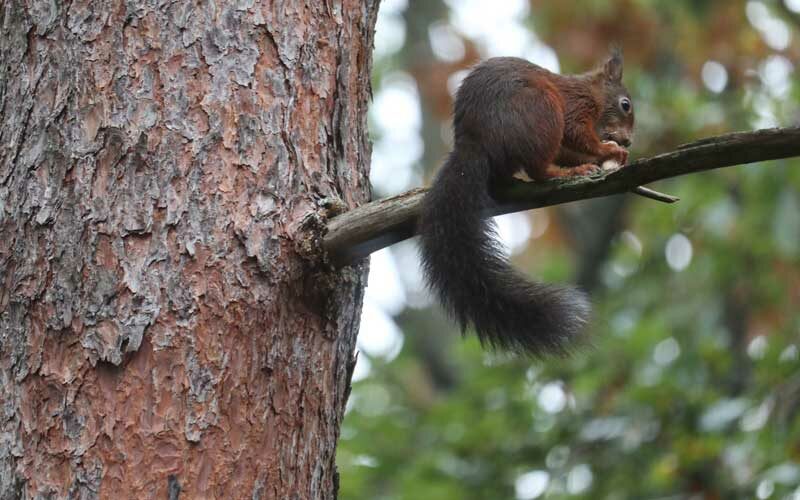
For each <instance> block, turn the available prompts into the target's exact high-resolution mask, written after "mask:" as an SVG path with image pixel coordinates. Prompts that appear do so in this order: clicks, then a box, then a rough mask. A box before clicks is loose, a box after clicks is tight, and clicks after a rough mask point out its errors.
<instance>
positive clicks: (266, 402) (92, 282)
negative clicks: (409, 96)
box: [0, 0, 378, 499]
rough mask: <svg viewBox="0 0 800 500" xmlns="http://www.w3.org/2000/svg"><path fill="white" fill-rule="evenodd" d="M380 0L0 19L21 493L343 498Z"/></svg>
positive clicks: (81, 3)
mask: <svg viewBox="0 0 800 500" xmlns="http://www.w3.org/2000/svg"><path fill="white" fill-rule="evenodd" d="M377 3H378V2H377V1H376V0H342V1H333V0H329V1H317V0H280V1H267V0H263V1H259V0H238V1H231V2H218V3H214V2H198V3H195V2H153V1H147V0H125V1H122V0H96V1H91V0H75V1H72V2H49V1H44V0H35V1H25V2H24V1H22V0H6V1H5V2H3V3H2V6H0V398H2V399H1V400H0V403H1V404H0V411H1V413H0V498H17V497H20V496H24V497H28V498H32V497H33V498H45V497H48V498H50V497H54V498H64V497H68V496H69V497H74V498H93V497H103V498H113V497H117V498H155V497H158V498H177V497H178V496H179V495H181V496H182V497H183V498H209V497H223V496H227V497H235V498H243V497H247V498H281V499H283V498H303V499H306V498H332V497H333V496H334V495H335V488H336V482H337V481H336V471H335V465H334V452H335V445H336V439H337V436H338V431H339V424H340V421H341V418H342V415H343V411H344V405H345V401H346V399H347V393H348V384H349V374H350V370H351V369H352V365H353V362H354V359H353V350H354V345H355V337H356V333H357V329H358V320H359V315H360V310H361V299H362V292H363V286H364V278H365V273H366V268H365V267H364V266H359V267H352V268H344V269H342V270H339V271H330V270H326V269H324V268H320V267H317V266H316V265H315V264H313V259H312V260H308V259H306V258H304V253H305V252H308V251H309V250H310V251H313V243H314V240H313V238H308V236H307V235H308V234H313V231H314V230H315V225H316V226H321V225H324V220H320V219H319V217H320V216H319V215H313V214H319V213H321V212H319V207H320V206H321V205H326V206H327V205H330V206H335V207H340V208H353V207H355V206H357V205H359V204H361V203H363V202H365V201H366V200H367V199H368V196H369V187H368V181H367V173H368V172H367V171H368V160H369V145H368V141H367V136H366V106H367V101H368V98H369V92H370V91H369V74H370V66H371V50H372V33H373V27H374V22H375V16H376V11H377ZM309 214H312V215H309ZM308 243H312V244H311V245H308Z"/></svg>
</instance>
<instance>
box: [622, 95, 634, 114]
mask: <svg viewBox="0 0 800 500" xmlns="http://www.w3.org/2000/svg"><path fill="white" fill-rule="evenodd" d="M619 107H620V108H621V109H622V111H623V112H625V113H630V112H631V100H630V99H628V98H627V97H623V98H622V99H620V100H619Z"/></svg>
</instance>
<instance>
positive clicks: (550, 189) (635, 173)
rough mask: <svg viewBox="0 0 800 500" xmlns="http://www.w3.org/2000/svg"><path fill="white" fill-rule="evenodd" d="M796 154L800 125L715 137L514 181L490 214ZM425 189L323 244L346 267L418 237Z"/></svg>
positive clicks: (373, 210) (366, 214) (334, 231)
mask: <svg viewBox="0 0 800 500" xmlns="http://www.w3.org/2000/svg"><path fill="white" fill-rule="evenodd" d="M792 156H800V127H792V128H776V129H764V130H756V131H754V132H740V133H734V134H726V135H721V136H716V137H709V138H706V139H701V140H699V141H696V142H693V143H689V144H684V145H682V146H679V147H678V149H676V150H675V151H672V152H669V153H664V154H660V155H657V156H653V157H650V158H642V159H640V160H637V161H635V162H633V163H631V164H630V165H627V166H625V167H624V168H621V169H619V170H614V171H611V172H605V173H603V174H599V175H596V176H592V177H575V178H571V179H566V180H555V181H549V182H543V183H532V182H521V181H513V182H511V183H510V184H509V185H507V186H504V187H502V188H499V189H498V190H497V192H494V193H492V195H493V197H494V198H495V199H496V200H497V205H496V206H494V207H492V209H491V210H489V211H488V212H487V216H493V215H500V214H506V213H510V212H519V211H522V210H528V209H531V208H539V207H546V206H550V205H558V204H561V203H567V202H570V201H576V200H584V199H588V198H597V197H600V196H608V195H612V194H619V193H625V192H628V191H632V190H635V191H636V192H637V193H638V194H642V195H643V196H648V194H649V195H651V197H652V196H659V195H660V196H666V195H661V194H660V193H657V192H656V194H655V195H654V194H653V192H652V190H649V191H650V192H649V193H648V190H647V189H646V188H644V189H643V190H642V189H637V188H639V186H641V185H642V184H647V183H650V182H654V181H658V180H661V179H667V178H670V177H677V176H679V175H686V174H693V173H697V172H703V171H705V170H712V169H715V168H722V167H730V166H733V165H743V164H745V163H753V162H760V161H766V160H776V159H779V158H788V157H792ZM425 191H426V189H422V188H420V189H413V190H411V191H408V192H406V193H403V194H401V195H398V196H393V197H391V198H385V199H383V200H378V201H374V202H372V203H368V204H366V205H362V206H360V207H358V208H356V209H353V210H350V211H349V212H345V213H343V214H341V215H339V216H337V217H335V218H333V219H331V220H330V222H329V223H328V227H327V229H328V231H327V233H326V234H325V236H324V238H323V247H324V248H325V250H326V251H327V252H328V255H329V256H330V258H331V261H332V262H333V263H334V264H336V265H346V264H349V263H352V262H354V261H356V260H358V259H361V258H363V257H366V256H367V255H369V254H370V253H372V252H374V251H376V250H379V249H381V248H383V247H386V246H389V245H391V244H393V243H397V242H399V241H402V240H404V239H406V238H410V237H412V236H413V235H414V232H415V231H414V228H415V224H416V220H417V217H418V216H419V210H420V201H421V200H422V197H423V195H424V194H425ZM661 201H667V200H661ZM673 201H674V200H673Z"/></svg>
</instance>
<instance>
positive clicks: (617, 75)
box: [603, 45, 622, 82]
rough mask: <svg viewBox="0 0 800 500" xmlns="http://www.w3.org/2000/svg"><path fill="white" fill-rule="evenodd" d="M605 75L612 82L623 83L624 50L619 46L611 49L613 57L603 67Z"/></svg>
mask: <svg viewBox="0 0 800 500" xmlns="http://www.w3.org/2000/svg"><path fill="white" fill-rule="evenodd" d="M603 73H604V74H605V75H606V78H607V79H609V80H610V81H612V82H621V81H622V49H620V48H619V47H618V46H616V45H615V46H612V47H611V56H610V57H609V58H608V61H606V63H605V65H603Z"/></svg>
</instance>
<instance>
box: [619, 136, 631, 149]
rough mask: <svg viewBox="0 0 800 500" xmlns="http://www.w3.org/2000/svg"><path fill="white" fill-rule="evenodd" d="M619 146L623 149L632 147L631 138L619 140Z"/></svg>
mask: <svg viewBox="0 0 800 500" xmlns="http://www.w3.org/2000/svg"><path fill="white" fill-rule="evenodd" d="M617 144H619V145H620V146H622V147H623V148H629V147H631V144H632V143H631V139H630V137H620V138H619V140H617Z"/></svg>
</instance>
